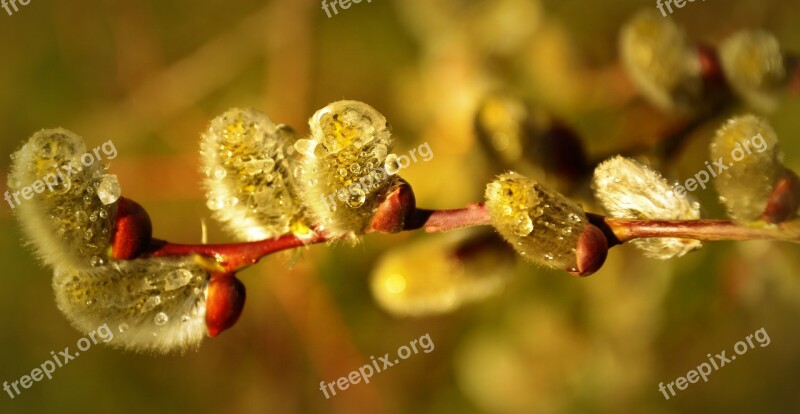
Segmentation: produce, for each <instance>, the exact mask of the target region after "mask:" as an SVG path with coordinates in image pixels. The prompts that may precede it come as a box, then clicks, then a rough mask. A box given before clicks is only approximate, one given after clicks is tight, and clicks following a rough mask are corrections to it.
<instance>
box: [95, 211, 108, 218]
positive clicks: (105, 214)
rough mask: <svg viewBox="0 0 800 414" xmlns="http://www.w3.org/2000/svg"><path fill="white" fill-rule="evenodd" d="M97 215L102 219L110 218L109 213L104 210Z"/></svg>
mask: <svg viewBox="0 0 800 414" xmlns="http://www.w3.org/2000/svg"><path fill="white" fill-rule="evenodd" d="M97 214H98V215H100V218H108V212H107V211H105V210H103V209H101V210H100V211H99V212H98V213H97Z"/></svg>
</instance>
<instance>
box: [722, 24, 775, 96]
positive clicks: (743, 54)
mask: <svg viewBox="0 0 800 414" xmlns="http://www.w3.org/2000/svg"><path fill="white" fill-rule="evenodd" d="M720 60H721V61H722V67H723V69H724V71H725V76H726V78H727V79H728V82H729V83H730V85H731V87H733V89H734V90H735V91H736V93H738V94H739V95H740V96H741V97H743V98H744V99H745V101H747V102H748V103H749V104H750V105H752V106H753V107H755V108H756V109H758V110H760V111H764V112H772V111H774V110H775V109H776V107H777V106H778V99H779V97H780V94H781V90H782V89H783V87H784V85H785V84H786V82H787V77H786V66H785V65H784V59H783V51H782V50H781V46H780V43H779V42H778V39H776V38H775V36H773V35H772V34H771V33H768V32H765V31H760V30H743V31H740V32H737V33H736V34H734V35H732V36H730V37H729V38H727V39H725V41H724V42H722V44H721V45H720Z"/></svg>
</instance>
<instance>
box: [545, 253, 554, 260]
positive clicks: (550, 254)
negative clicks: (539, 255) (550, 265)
mask: <svg viewBox="0 0 800 414" xmlns="http://www.w3.org/2000/svg"><path fill="white" fill-rule="evenodd" d="M544 258H545V259H547V260H553V254H552V253H545V254H544Z"/></svg>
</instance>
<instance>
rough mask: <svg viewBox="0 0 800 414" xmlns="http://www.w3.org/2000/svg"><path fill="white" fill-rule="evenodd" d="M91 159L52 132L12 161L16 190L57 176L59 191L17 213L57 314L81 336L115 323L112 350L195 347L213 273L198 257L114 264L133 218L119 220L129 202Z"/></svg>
mask: <svg viewBox="0 0 800 414" xmlns="http://www.w3.org/2000/svg"><path fill="white" fill-rule="evenodd" d="M85 153H86V146H85V144H84V141H83V139H82V138H81V137H79V136H78V135H76V134H74V133H72V132H70V131H67V130H64V129H49V130H43V131H39V132H37V133H35V134H34V135H33V136H31V137H30V138H29V139H28V141H27V142H26V143H25V144H24V145H23V146H22V147H21V148H20V149H19V150H18V151H17V152H15V153H14V154H13V155H12V157H11V158H12V166H11V171H10V172H9V176H8V182H9V189H10V190H11V191H15V190H16V189H17V188H21V187H24V186H28V185H30V184H31V183H32V182H35V181H36V180H38V179H41V178H42V177H45V176H48V175H49V174H55V175H56V176H58V177H59V179H58V181H57V184H56V185H55V186H54V188H53V191H43V192H42V193H41V194H35V195H34V197H32V198H31V199H30V200H26V201H25V202H23V203H21V204H20V206H19V207H17V208H16V209H15V214H16V215H17V217H18V219H19V222H20V223H21V225H22V227H23V231H24V232H25V234H26V236H27V238H28V240H29V241H30V242H31V244H32V245H33V246H34V248H35V249H36V251H37V252H38V254H39V256H40V257H41V258H42V260H43V261H44V262H45V264H47V265H49V266H51V267H52V268H53V270H54V277H53V289H54V291H55V296H56V302H57V304H58V307H59V309H60V310H61V311H62V312H63V313H64V314H65V315H66V316H67V319H69V320H70V322H71V323H72V324H73V325H74V326H75V327H76V328H77V329H78V330H80V331H81V332H82V333H84V334H86V333H88V332H91V331H93V330H95V329H97V327H98V326H101V325H103V324H104V323H108V324H109V326H110V327H112V329H115V330H116V332H115V341H114V342H113V343H112V345H114V346H119V347H123V348H127V349H132V350H154V351H169V350H175V349H184V348H186V347H193V346H196V345H198V344H199V343H200V340H201V339H202V338H203V337H204V336H205V334H206V326H205V320H204V316H205V299H206V291H207V286H208V283H209V278H210V272H209V270H208V269H209V268H211V267H212V266H211V265H210V264H207V265H205V266H203V265H201V263H202V262H201V261H199V260H198V259H197V258H183V259H168V258H148V259H135V260H130V261H127V260H115V259H114V258H113V257H112V247H113V246H112V241H113V240H115V232H117V231H122V230H120V229H121V226H122V225H123V224H122V223H124V222H125V220H127V219H128V217H120V216H119V215H118V213H123V212H124V211H123V210H125V209H123V208H122V207H121V206H122V205H121V204H120V203H121V202H123V201H125V200H124V199H121V198H119V194H120V189H119V184H118V183H117V180H116V177H115V176H112V175H109V174H106V172H105V167H104V166H102V165H99V164H92V165H90V166H86V165H85V164H82V163H81V161H80V157H81V156H82V155H83V154H85ZM58 169H60V170H61V173H60V174H58V173H57V170H58ZM128 202H129V201H128ZM127 205H129V204H126V206H127ZM147 224H148V226H149V221H148V223H147ZM148 229H149V227H148ZM123 230H124V229H123ZM147 237H149V235H148V236H147Z"/></svg>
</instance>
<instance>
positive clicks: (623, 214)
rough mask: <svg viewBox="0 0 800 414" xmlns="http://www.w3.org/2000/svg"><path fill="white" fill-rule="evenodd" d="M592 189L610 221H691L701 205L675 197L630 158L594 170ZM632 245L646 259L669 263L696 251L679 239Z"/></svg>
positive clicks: (655, 174) (663, 182) (683, 196)
mask: <svg viewBox="0 0 800 414" xmlns="http://www.w3.org/2000/svg"><path fill="white" fill-rule="evenodd" d="M592 189H593V190H594V194H595V197H597V199H598V200H599V201H600V203H601V204H602V205H603V207H604V208H605V209H606V211H607V212H608V214H609V215H610V216H611V217H617V218H633V219H653V220H694V219H699V218H700V204H699V203H698V202H696V201H694V200H693V199H692V198H691V197H689V196H688V195H687V194H685V193H684V194H678V192H677V191H675V189H674V184H673V185H670V183H669V182H667V180H666V179H664V178H663V177H662V176H661V174H659V173H658V172H656V171H653V170H651V169H650V168H649V167H647V166H645V165H643V164H641V163H639V162H637V161H635V160H632V159H630V158H626V157H622V156H619V155H618V156H615V157H612V158H610V159H608V160H606V161H603V162H602V163H601V164H600V165H598V166H597V168H595V170H594V176H593V178H592ZM632 243H633V244H634V245H635V246H636V247H638V248H639V249H640V250H642V251H643V252H644V254H645V255H646V256H648V257H652V258H656V259H662V260H665V259H669V258H672V257H680V256H683V255H685V254H686V253H688V252H690V251H692V250H695V249H698V248H700V247H701V246H702V244H701V243H700V242H699V241H697V240H691V239H679V238H667V237H660V238H646V239H636V240H633V241H632Z"/></svg>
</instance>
